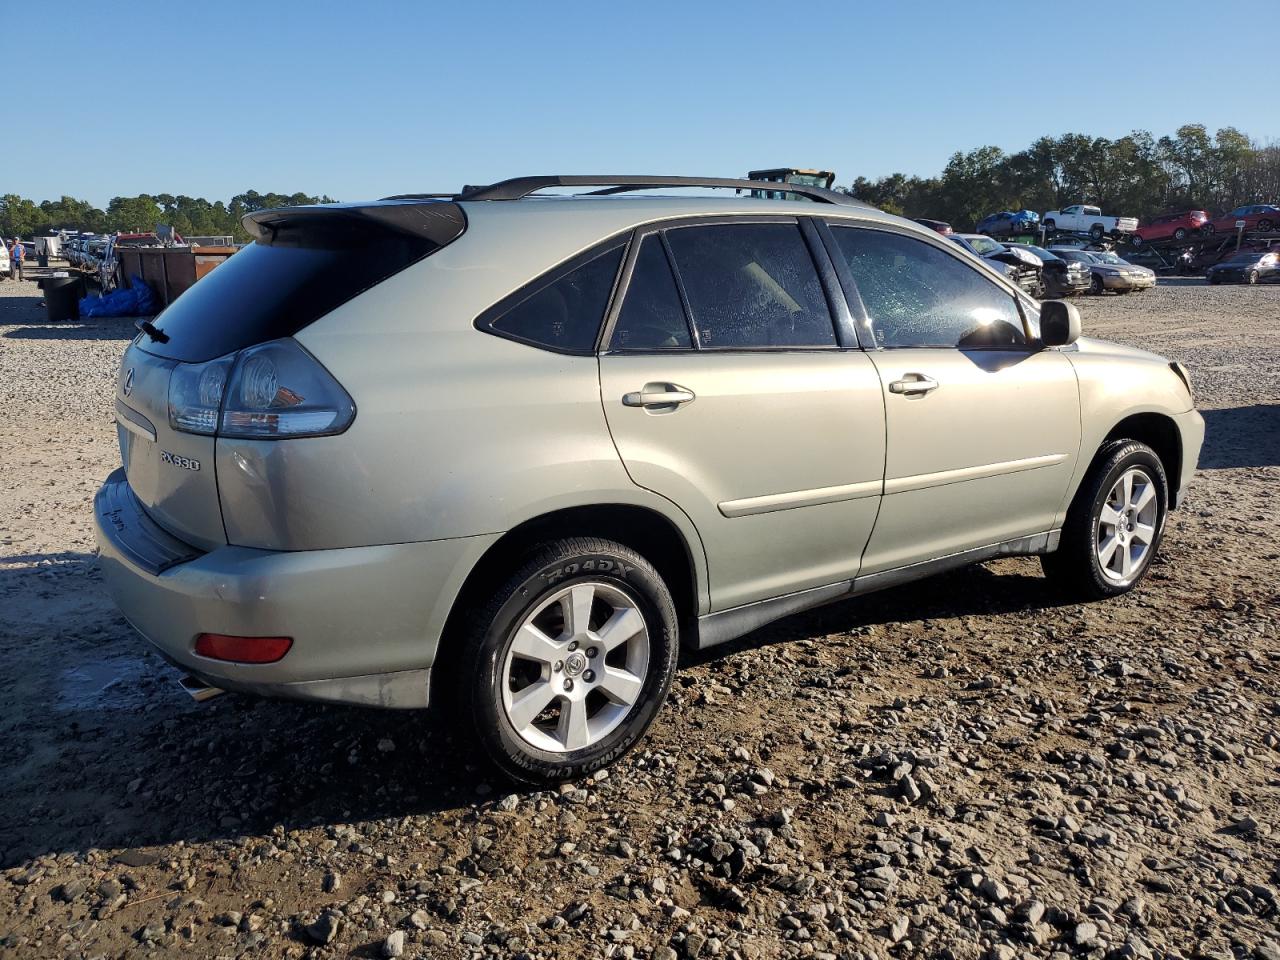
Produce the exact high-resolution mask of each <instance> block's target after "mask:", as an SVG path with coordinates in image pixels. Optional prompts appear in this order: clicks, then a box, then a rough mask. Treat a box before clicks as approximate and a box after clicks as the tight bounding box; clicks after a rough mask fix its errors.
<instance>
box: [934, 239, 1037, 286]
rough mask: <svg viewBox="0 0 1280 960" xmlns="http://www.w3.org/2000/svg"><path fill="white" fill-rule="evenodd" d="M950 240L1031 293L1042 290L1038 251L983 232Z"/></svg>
mask: <svg viewBox="0 0 1280 960" xmlns="http://www.w3.org/2000/svg"><path fill="white" fill-rule="evenodd" d="M951 239H952V240H953V241H955V242H956V243H958V244H959V245H960V246H962V247H964V249H966V250H968V251H969V252H970V253H971V254H973V255H974V256H975V257H977V258H979V259H980V260H982V262H983V263H985V264H986V265H987V266H988V267H990V268H991V269H992V270H994V271H995V272H996V273H998V274H1000V275H1001V276H1003V277H1005V278H1006V279H1008V280H1009V282H1010V283H1013V284H1016V285H1017V286H1018V287H1020V288H1021V289H1022V290H1023V291H1024V292H1026V293H1027V294H1028V295H1029V296H1033V297H1034V296H1035V295H1036V293H1037V291H1039V289H1040V266H1041V265H1040V258H1039V257H1037V256H1036V255H1035V254H1033V253H1029V252H1027V251H1026V250H1015V249H1012V248H1011V247H1009V246H1006V245H1005V244H1003V243H1000V242H999V241H996V240H992V239H991V238H990V237H985V236H983V235H982V234H980V233H956V234H952V235H951Z"/></svg>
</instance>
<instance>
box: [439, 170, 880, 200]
mask: <svg viewBox="0 0 1280 960" xmlns="http://www.w3.org/2000/svg"><path fill="white" fill-rule="evenodd" d="M548 187H603V188H604V189H602V190H593V191H591V193H590V194H589V195H590V196H603V195H607V194H614V193H627V192H629V191H632V190H648V189H651V188H653V187H718V188H722V189H728V190H778V189H782V188H783V187H785V190H786V192H787V193H794V194H796V195H798V196H802V197H807V198H808V199H810V200H815V201H817V202H818V203H837V204H845V205H849V206H858V207H864V206H866V204H865V203H863V202H862V201H861V200H857V199H855V198H854V197H851V196H850V195H849V194H847V193H838V192H836V191H835V190H826V189H824V188H822V187H814V186H810V185H808V184H803V183H788V184H784V185H782V187H780V186H779V185H778V184H770V183H768V182H765V181H761V180H739V179H734V178H728V177H638V176H603V175H577V174H574V175H568V176H566V175H554V176H542V177H514V178H512V179H510V180H501V181H499V182H498V183H494V184H490V185H489V186H487V187H470V188H468V189H465V190H463V192H462V193H459V194H458V195H457V196H455V197H454V199H455V200H519V199H521V198H523V197H527V196H529V195H531V194H534V193H537V192H538V191H539V190H545V189H546V188H548Z"/></svg>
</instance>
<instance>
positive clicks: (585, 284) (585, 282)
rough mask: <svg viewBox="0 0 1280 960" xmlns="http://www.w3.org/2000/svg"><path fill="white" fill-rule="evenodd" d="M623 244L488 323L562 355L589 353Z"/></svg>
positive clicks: (619, 261) (594, 341)
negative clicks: (557, 351)
mask: <svg viewBox="0 0 1280 960" xmlns="http://www.w3.org/2000/svg"><path fill="white" fill-rule="evenodd" d="M622 249H623V248H622V247H621V246H618V247H614V248H613V249H612V250H609V251H606V252H605V253H602V254H600V255H599V256H597V257H596V258H595V259H593V260H589V261H588V262H586V263H584V264H583V265H582V266H580V267H578V268H576V269H574V270H571V271H570V272H569V273H566V274H564V275H563V276H562V277H560V278H559V279H557V280H555V281H553V282H551V283H549V284H546V285H545V286H543V287H541V288H540V289H538V290H536V291H535V292H533V293H531V294H529V295H528V296H527V297H525V298H524V299H523V300H521V301H520V302H519V303H517V304H516V305H515V306H514V307H511V308H510V309H508V310H507V311H506V312H505V313H504V314H502V316H500V317H498V318H497V319H496V320H493V321H491V323H490V326H491V327H492V328H493V329H494V330H497V331H499V332H501V333H505V334H508V335H510V336H512V337H515V338H517V339H519V340H526V341H528V342H530V343H533V344H536V345H537V346H541V347H549V348H551V349H552V350H560V351H563V352H565V353H590V352H591V351H593V350H594V349H595V346H596V335H597V334H598V333H599V332H600V321H601V320H603V319H604V311H605V308H606V307H607V306H608V305H609V294H610V293H612V292H613V281H614V279H615V278H616V277H617V275H618V265H619V264H620V263H621V262H622Z"/></svg>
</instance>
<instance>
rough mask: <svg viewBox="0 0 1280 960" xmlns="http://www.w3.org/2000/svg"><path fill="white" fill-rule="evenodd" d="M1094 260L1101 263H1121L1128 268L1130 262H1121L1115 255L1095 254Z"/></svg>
mask: <svg viewBox="0 0 1280 960" xmlns="http://www.w3.org/2000/svg"><path fill="white" fill-rule="evenodd" d="M1093 259H1095V260H1097V261H1098V262H1099V263H1119V264H1121V265H1123V266H1126V267H1127V266H1129V261H1127V260H1121V259H1120V258H1119V257H1117V256H1116V255H1115V254H1114V253H1095V254H1094V255H1093Z"/></svg>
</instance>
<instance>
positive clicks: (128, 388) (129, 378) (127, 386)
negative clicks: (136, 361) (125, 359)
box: [124, 367, 133, 397]
mask: <svg viewBox="0 0 1280 960" xmlns="http://www.w3.org/2000/svg"><path fill="white" fill-rule="evenodd" d="M131 393H133V367H130V368H129V372H128V373H126V374H125V375H124V395H125V396H126V397H127V396H128V395H129V394H131Z"/></svg>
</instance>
